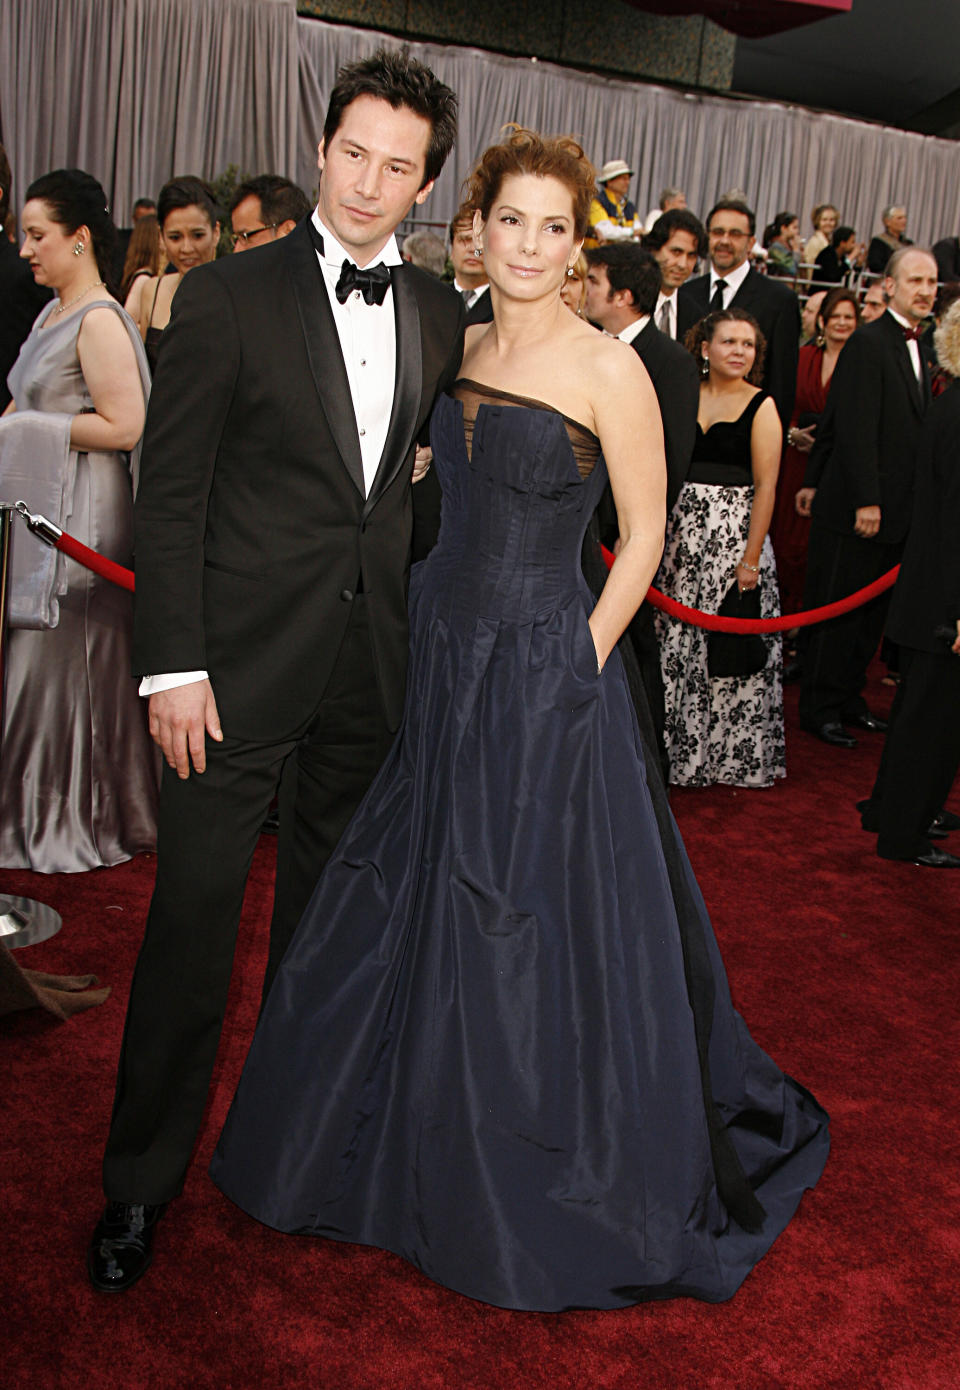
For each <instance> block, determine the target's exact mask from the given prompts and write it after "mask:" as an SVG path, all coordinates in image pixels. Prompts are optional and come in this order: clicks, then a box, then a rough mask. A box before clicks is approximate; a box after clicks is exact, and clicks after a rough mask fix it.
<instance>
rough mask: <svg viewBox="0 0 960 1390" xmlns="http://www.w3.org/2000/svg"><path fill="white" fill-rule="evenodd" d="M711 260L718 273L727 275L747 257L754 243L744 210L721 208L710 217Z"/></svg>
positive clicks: (708, 239)
mask: <svg viewBox="0 0 960 1390" xmlns="http://www.w3.org/2000/svg"><path fill="white" fill-rule="evenodd" d="M707 241H708V243H709V250H710V260H711V262H712V263H713V268H714V270H715V271H716V272H717V274H718V275H727V274H729V272H730V271H731V270H736V269H737V267H738V266H741V265H743V263H744V261H745V260H746V259H747V254H748V253H749V251H750V247H751V246H752V245H753V233H752V232H751V230H750V219H749V217H747V215H746V214H745V213H742V212H729V211H728V210H727V209H726V208H721V209H720V211H719V212H715V213H714V214H713V217H712V218H711V219H710V226H709V227H708V228H707Z"/></svg>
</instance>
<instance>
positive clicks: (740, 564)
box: [737, 560, 760, 574]
mask: <svg viewBox="0 0 960 1390" xmlns="http://www.w3.org/2000/svg"><path fill="white" fill-rule="evenodd" d="M737 569H738V570H749V571H750V573H751V574H759V573H760V566H759V565H748V564H747V562H746V560H738V561H737Z"/></svg>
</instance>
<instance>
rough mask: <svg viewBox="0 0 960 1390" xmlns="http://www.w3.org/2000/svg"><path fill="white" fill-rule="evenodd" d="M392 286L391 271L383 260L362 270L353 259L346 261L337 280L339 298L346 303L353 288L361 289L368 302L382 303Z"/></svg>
mask: <svg viewBox="0 0 960 1390" xmlns="http://www.w3.org/2000/svg"><path fill="white" fill-rule="evenodd" d="M389 288H390V272H389V270H388V269H387V267H386V266H385V265H384V264H383V262H382V261H381V262H380V263H379V264H378V265H374V266H371V267H370V269H369V270H361V269H360V267H359V266H356V265H354V263H353V261H344V263H343V269H342V270H341V271H340V279H339V280H338V281H337V298H338V299H339V301H340V303H341V304H344V303H346V299H347V296H348V295H349V294H350V293H351V292H352V291H353V290H359V291H360V293H361V294H362V295H363V297H364V300H365V301H366V302H367V304H382V303H383V301H384V299H385V298H386V294H387V290H388V289H389Z"/></svg>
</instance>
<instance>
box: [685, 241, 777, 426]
mask: <svg viewBox="0 0 960 1390" xmlns="http://www.w3.org/2000/svg"><path fill="white" fill-rule="evenodd" d="M677 294H678V295H679V298H678V300H677V337H678V338H680V339H682V338H683V337H684V335H685V334H686V332H687V331H688V330H689V329H691V328H692V327H693V325H694V324H695V323H699V321H700V319H702V318H703V316H704V315H705V314H707V313H708V312H709V309H710V276H709V274H707V275H698V276H697V278H696V279H695V280H688V281H687V283H686V284H685V285H681V286H680V289H679V290H678V291H677ZM731 304H732V305H735V306H736V307H737V308H738V309H746V311H747V313H749V314H752V315H753V317H754V318H755V319H756V321H757V323H758V324H759V325H760V329H761V332H762V333H763V336H764V338H766V340H767V354H766V361H765V364H764V369H763V389H764V390H765V391H766V392H767V393H768V394H769V395H771V396H772V397H773V399H774V403H775V405H776V407H777V414H778V415H779V416H780V422H781V424H782V425H783V428H784V430H786V428H787V426H788V425H789V423H790V417H791V415H792V414H793V399H794V396H795V395H796V392H797V361H798V358H799V353H800V305H799V303H798V301H797V296H796V294H795V293H794V291H793V290H792V289H790V287H789V286H788V285H783V284H778V283H777V281H776V280H775V279H771V278H770V277H769V276H767V275H760V274H758V272H757V271H755V270H754V269H753V267H752V266H751V267H750V270H749V271H748V272H747V277H746V279H745V280H744V282H743V284H742V285H741V286H740V288H739V289H738V290H737V292H736V294H735V295H734V296H733V300H732V301H731Z"/></svg>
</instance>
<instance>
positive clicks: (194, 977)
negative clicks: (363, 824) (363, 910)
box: [103, 594, 392, 1203]
mask: <svg viewBox="0 0 960 1390" xmlns="http://www.w3.org/2000/svg"><path fill="white" fill-rule="evenodd" d="M365 603H366V601H365V599H364V597H363V595H362V594H361V595H358V596H357V597H356V598H355V599H354V601H353V610H352V615H351V620H350V625H349V626H348V628H347V632H346V634H345V636H344V639H343V643H342V645H341V649H340V652H339V654H338V656H337V661H336V664H335V666H334V669H333V671H332V673H331V676H330V679H329V681H328V683H327V687H326V689H325V690H324V691H323V693H322V696H321V697H320V698H319V699H318V704H317V708H316V710H315V711H314V713H313V715H312V717H311V718H310V720H309V721H308V723H307V724H306V725H305V726H304V727H303V728H302V729H300V730H297V731H295V732H294V734H292V735H290V736H286V737H283V738H279V739H277V740H276V741H273V742H271V741H266V742H249V741H244V740H240V739H236V738H231V737H229V736H227V735H225V736H224V740H223V743H222V744H217V743H214V742H212V741H211V740H209V739H208V740H207V769H206V771H205V772H204V773H203V774H202V775H199V776H198V775H197V774H196V773H194V772H191V774H190V776H189V778H188V779H187V780H186V781H181V780H180V778H179V777H177V775H176V773H175V772H173V771H171V769H169V768H167V767H165V768H164V777H163V784H162V787H161V793H160V817H159V825H158V837H157V879H156V886H155V888H154V893H153V899H152V902H151V904H150V911H149V914H148V917H147V927H146V934H145V937H144V941H143V945H142V947H141V950H140V955H139V958H138V960H137V966H136V970H135V972H134V977H133V984H132V986H131V991H130V1002H129V1006H128V1011H127V1021H126V1027H125V1030H124V1036H123V1045H122V1049H121V1054H120V1065H119V1070H118V1076H117V1092H116V1100H115V1103H114V1111H113V1119H112V1122H111V1126H110V1134H109V1137H108V1140H107V1146H106V1152H105V1155H104V1163H103V1180H104V1190H105V1192H106V1195H107V1197H108V1198H110V1199H114V1200H117V1201H124V1202H149V1203H160V1202H166V1201H169V1200H170V1199H171V1198H172V1197H175V1196H176V1195H177V1194H178V1193H179V1192H180V1190H181V1188H182V1186H183V1181H184V1176H185V1174H186V1170H187V1167H188V1164H189V1161H190V1155H191V1153H192V1151H193V1148H194V1144H195V1142H196V1137H197V1134H198V1132H199V1129H200V1124H201V1120H202V1118H203V1112H204V1108H205V1105H206V1101H207V1093H208V1091H209V1087H210V1078H211V1075H212V1073H213V1066H214V1062H215V1059H216V1053H217V1046H218V1043H219V1039H220V1030H221V1027H222V1024H223V1014H224V1009H225V1006H226V1000H227V990H228V987H229V983H230V974H231V970H232V966H233V953H234V946H235V943H236V935H237V925H238V922H239V918H240V911H241V908H242V905H243V894H244V888H245V886H246V880H247V874H248V872H249V869H250V862H251V860H252V858H253V852H254V849H255V847H256V843H257V839H258V836H259V833H260V827H261V825H262V823H263V819H264V817H265V815H266V813H267V810H268V808H269V806H270V802H271V800H272V798H273V796H274V794H275V792H276V790H277V788H278V786H279V787H280V835H279V843H278V847H277V888H276V892H275V897H274V911H273V920H272V922H271V927H270V953H269V962H268V966H267V978H266V980H265V990H266V989H267V988H269V983H270V981H271V980H272V978H273V975H274V973H275V972H276V969H277V966H278V965H279V963H280V960H281V959H282V957H283V953H284V951H285V950H286V947H287V945H288V944H289V942H290V940H291V938H292V936H293V934H294V931H295V930H296V927H297V923H298V922H299V920H300V917H301V916H302V914H303V911H304V908H305V907H306V905H307V903H308V901H309V899H310V896H311V894H312V892H313V888H314V885H315V884H316V881H317V878H318V876H319V874H320V871H321V869H322V868H323V865H324V864H325V863H326V861H327V859H328V858H329V856H330V854H331V853H332V851H333V849H334V848H335V846H336V844H337V841H338V840H339V838H340V836H341V835H342V833H343V831H344V829H345V828H346V825H347V823H348V821H349V820H350V817H351V816H352V815H353V812H354V811H355V809H356V807H357V805H358V804H359V802H360V800H361V798H362V796H363V794H364V792H365V791H366V789H367V787H368V786H369V784H370V782H371V781H372V780H373V777H374V775H375V773H376V771H377V769H378V768H379V766H380V764H381V763H382V761H383V759H384V757H385V755H386V753H387V750H388V749H389V747H390V743H391V741H392V735H391V733H390V731H389V730H388V728H387V726H386V720H385V717H384V714H383V710H382V707H381V703H380V698H379V695H378V692H377V683H376V678H375V675H374V668H373V656H372V651H371V647H370V636H369V630H368V624H367V614H366V607H365Z"/></svg>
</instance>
